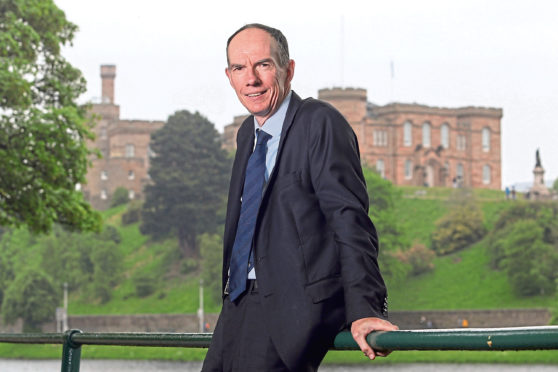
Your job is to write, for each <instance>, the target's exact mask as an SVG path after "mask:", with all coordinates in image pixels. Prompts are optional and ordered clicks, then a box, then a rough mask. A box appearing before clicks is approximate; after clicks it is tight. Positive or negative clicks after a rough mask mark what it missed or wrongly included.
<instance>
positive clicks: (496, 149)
mask: <svg viewBox="0 0 558 372" xmlns="http://www.w3.org/2000/svg"><path fill="white" fill-rule="evenodd" d="M318 98H319V99H321V100H324V101H326V102H329V103H331V104H332V105H333V106H335V107H336V108H337V109H338V110H339V111H340V112H341V113H342V114H343V116H345V118H346V119H347V121H348V122H349V123H350V124H351V126H352V128H353V130H354V131H355V133H356V135H357V137H358V141H359V147H360V152H361V159H362V161H363V163H364V164H366V165H368V166H371V167H375V168H376V170H377V171H378V172H379V173H380V174H381V175H382V176H383V177H384V178H386V179H388V180H390V181H392V182H393V183H395V184H397V185H415V186H446V187H451V186H464V187H474V188H488V189H500V188H501V182H502V181H501V131H500V121H501V119H502V110H501V109H496V108H484V107H461V108H441V107H429V106H424V105H419V104H405V103H391V104H388V105H385V106H378V105H374V104H372V103H370V102H368V101H367V97H366V90H365V89H353V88H346V89H342V88H333V89H321V90H320V91H319V92H318ZM245 117H246V116H237V117H235V118H234V122H233V123H232V124H229V125H228V126H226V127H225V129H224V134H223V138H224V147H225V148H227V149H234V148H235V146H236V141H235V138H236V132H237V130H238V127H239V126H240V124H242V121H243V119H244V118H245Z"/></svg>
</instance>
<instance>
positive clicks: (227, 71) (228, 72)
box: [225, 67, 232, 86]
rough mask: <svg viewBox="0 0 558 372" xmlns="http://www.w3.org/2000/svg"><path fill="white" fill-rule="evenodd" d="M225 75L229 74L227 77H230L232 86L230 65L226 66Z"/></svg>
mask: <svg viewBox="0 0 558 372" xmlns="http://www.w3.org/2000/svg"><path fill="white" fill-rule="evenodd" d="M225 75H227V78H228V79H229V84H230V85H231V86H232V79H231V72H230V71H229V68H228V67H225Z"/></svg>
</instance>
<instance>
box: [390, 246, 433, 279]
mask: <svg viewBox="0 0 558 372" xmlns="http://www.w3.org/2000/svg"><path fill="white" fill-rule="evenodd" d="M435 256H436V254H435V253H434V252H433V251H432V250H431V249H428V248H427V247H426V246H425V245H424V244H418V243H415V244H414V245H413V246H412V247H411V248H410V249H409V250H407V251H405V252H399V253H398V258H399V259H400V261H401V262H403V263H406V264H409V265H410V267H411V270H410V274H411V275H419V274H423V273H426V272H428V271H431V270H433V269H434V262H432V261H433V260H434V257H435Z"/></svg>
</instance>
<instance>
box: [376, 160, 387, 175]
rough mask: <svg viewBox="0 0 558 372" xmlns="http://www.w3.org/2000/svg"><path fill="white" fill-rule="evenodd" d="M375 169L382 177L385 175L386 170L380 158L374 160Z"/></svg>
mask: <svg viewBox="0 0 558 372" xmlns="http://www.w3.org/2000/svg"><path fill="white" fill-rule="evenodd" d="M376 171H377V172H378V173H379V174H380V176H382V178H385V177H386V170H385V166H384V161H383V160H382V159H378V160H376Z"/></svg>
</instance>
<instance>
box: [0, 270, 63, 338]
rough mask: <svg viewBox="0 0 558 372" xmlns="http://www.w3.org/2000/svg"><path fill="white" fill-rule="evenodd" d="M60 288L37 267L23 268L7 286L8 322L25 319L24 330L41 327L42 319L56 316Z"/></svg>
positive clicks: (6, 305) (30, 330)
mask: <svg viewBox="0 0 558 372" xmlns="http://www.w3.org/2000/svg"><path fill="white" fill-rule="evenodd" d="M58 292H59V291H57V290H56V288H55V287H54V286H53V284H52V280H51V279H50V277H48V276H47V275H45V274H43V273H42V272H41V271H39V270H37V269H27V270H26V271H24V272H20V273H19V274H18V275H17V276H16V278H15V280H14V281H13V282H12V283H11V284H10V286H9V287H8V289H7V290H6V295H5V297H4V303H3V304H2V315H3V316H4V320H5V321H6V322H7V323H13V322H15V321H16V320H17V318H19V317H21V318H22V319H23V330H24V332H34V331H38V330H39V326H40V324H41V323H43V322H46V321H47V320H54V311H55V309H56V305H57V304H58V300H59V297H58V295H59V293H58Z"/></svg>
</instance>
